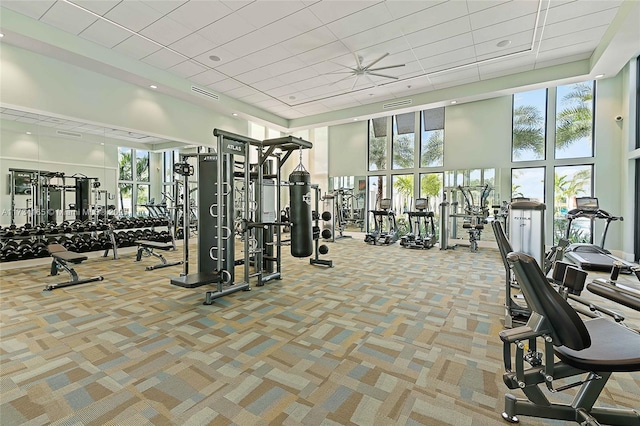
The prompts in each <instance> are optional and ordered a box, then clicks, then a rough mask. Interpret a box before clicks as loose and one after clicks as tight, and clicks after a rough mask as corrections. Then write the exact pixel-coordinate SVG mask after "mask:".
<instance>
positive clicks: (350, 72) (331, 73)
mask: <svg viewBox="0 0 640 426" xmlns="http://www.w3.org/2000/svg"><path fill="white" fill-rule="evenodd" d="M334 74H351V75H354V74H353V71H336V72H328V73H325V74H322V75H334Z"/></svg>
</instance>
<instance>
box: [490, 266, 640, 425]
mask: <svg viewBox="0 0 640 426" xmlns="http://www.w3.org/2000/svg"><path fill="white" fill-rule="evenodd" d="M507 261H508V263H509V265H510V267H511V269H512V271H513V273H514V274H515V277H516V280H517V281H518V283H519V284H520V288H521V290H522V292H523V294H524V296H525V300H526V301H527V305H528V307H529V308H530V309H531V311H532V313H531V317H530V318H529V321H528V322H527V324H526V325H524V326H521V327H517V328H514V329H511V330H504V331H502V332H500V338H501V339H502V341H503V342H504V352H503V354H504V363H505V370H506V372H505V374H504V376H503V379H504V382H505V384H507V386H508V387H509V388H510V389H522V391H523V392H524V394H525V395H526V396H527V398H528V399H517V398H516V397H515V396H513V395H511V394H507V395H505V411H504V413H503V414H502V417H503V418H504V419H505V420H507V421H510V422H512V423H515V422H518V418H517V417H516V415H517V414H522V415H526V416H534V417H543V418H550V419H558V420H571V421H575V422H578V423H581V424H585V425H599V424H601V423H604V424H615V425H640V413H639V412H638V411H636V410H634V409H631V410H629V409H627V410H624V409H617V408H608V407H607V408H600V407H597V408H594V407H593V406H594V404H595V402H596V400H597V398H598V396H599V395H600V393H601V392H602V390H603V389H604V386H605V384H606V382H607V380H608V379H609V377H610V376H611V373H612V372H620V371H623V372H632V371H640V334H639V333H637V332H635V331H633V330H631V329H628V328H626V327H624V326H622V325H619V324H616V323H615V322H612V321H609V320H607V319H603V318H597V319H591V320H587V321H584V322H583V321H582V320H581V319H580V317H579V316H578V314H577V313H576V311H575V310H574V309H573V308H572V307H571V305H569V303H567V301H566V300H565V299H564V298H563V297H562V296H561V295H560V294H559V293H558V292H556V291H555V290H554V289H553V287H552V286H551V285H549V282H548V280H547V278H546V277H545V275H544V273H543V272H542V270H541V269H540V267H539V266H538V264H537V263H536V261H535V259H534V258H533V257H531V256H529V255H527V254H524V253H510V254H508V255H507ZM538 339H541V340H542V341H543V342H544V352H543V353H541V352H538V351H537V348H536V342H537V340H538ZM526 343H528V345H527V344H526ZM512 345H515V347H516V353H515V368H513V367H512V365H513V364H512V355H511V346H512ZM527 346H528V349H526V353H525V348H526V347H527ZM554 354H555V355H556V356H557V357H558V358H559V359H560V361H556V360H555V357H554ZM525 363H529V365H531V367H530V368H525V366H524V365H525ZM585 374H586V375H587V378H586V379H582V380H578V378H577V377H576V376H581V377H582V376H584V375H585ZM573 377H576V379H574V380H578V381H576V382H574V383H571V384H568V385H563V386H561V387H558V388H555V389H554V383H555V381H556V380H559V379H567V378H573ZM543 383H544V384H545V385H546V387H547V388H548V389H549V390H550V391H551V392H552V393H554V392H560V391H563V390H566V389H569V388H573V387H575V386H581V389H580V390H579V391H578V392H577V393H576V396H575V398H574V400H573V401H572V402H571V404H562V403H551V402H550V401H549V400H548V399H547V397H546V396H545V395H544V394H543V392H542V390H541V389H540V388H539V387H538V386H539V385H541V384H543Z"/></svg>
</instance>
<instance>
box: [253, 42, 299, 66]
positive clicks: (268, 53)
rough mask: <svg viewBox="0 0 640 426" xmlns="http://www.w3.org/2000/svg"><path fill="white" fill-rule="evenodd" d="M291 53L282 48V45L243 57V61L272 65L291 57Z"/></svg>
mask: <svg viewBox="0 0 640 426" xmlns="http://www.w3.org/2000/svg"><path fill="white" fill-rule="evenodd" d="M291 56H292V55H291V53H290V52H289V51H288V50H286V49H285V48H283V47H282V45H275V46H270V47H269V48H267V49H263V50H259V51H257V52H254V53H251V54H249V55H246V56H244V59H246V60H248V61H251V62H253V63H254V64H264V65H268V64H272V63H275V62H278V61H282V60H284V59H287V58H289V57H291Z"/></svg>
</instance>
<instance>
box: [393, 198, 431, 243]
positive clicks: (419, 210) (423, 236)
mask: <svg viewBox="0 0 640 426" xmlns="http://www.w3.org/2000/svg"><path fill="white" fill-rule="evenodd" d="M427 208H428V199H426V198H418V199H416V211H413V212H411V211H410V212H407V216H408V217H409V233H408V234H407V235H404V236H402V237H400V245H401V246H402V247H405V248H413V249H430V248H431V247H433V246H434V245H435V243H436V227H435V225H434V223H433V212H429V211H427Z"/></svg>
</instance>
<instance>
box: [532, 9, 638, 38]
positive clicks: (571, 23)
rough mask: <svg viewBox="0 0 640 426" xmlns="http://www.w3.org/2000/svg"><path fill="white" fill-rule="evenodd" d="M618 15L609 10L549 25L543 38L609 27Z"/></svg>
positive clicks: (614, 11) (615, 10)
mask: <svg viewBox="0 0 640 426" xmlns="http://www.w3.org/2000/svg"><path fill="white" fill-rule="evenodd" d="M616 13H617V9H607V10H604V11H602V12H597V13H592V14H590V15H586V16H580V17H577V18H574V19H567V20H564V21H562V22H558V23H555V24H548V25H547V26H546V27H545V29H544V33H543V37H544V38H545V39H547V38H553V37H558V36H562V35H565V34H569V33H573V32H576V31H581V30H587V29H589V28H593V27H600V26H603V25H608V24H610V23H611V21H612V20H613V18H614V17H615V16H616ZM639 18H640V16H639Z"/></svg>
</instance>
